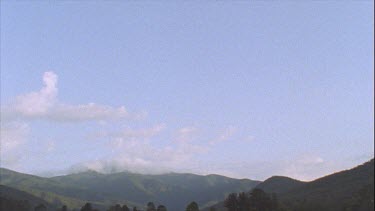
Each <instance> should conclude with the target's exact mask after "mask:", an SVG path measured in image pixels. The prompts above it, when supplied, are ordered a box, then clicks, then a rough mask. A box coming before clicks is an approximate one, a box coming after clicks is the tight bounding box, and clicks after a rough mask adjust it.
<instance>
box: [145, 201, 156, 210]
mask: <svg viewBox="0 0 375 211" xmlns="http://www.w3.org/2000/svg"><path fill="white" fill-rule="evenodd" d="M147 211H156V209H155V204H154V203H153V202H149V203H147Z"/></svg>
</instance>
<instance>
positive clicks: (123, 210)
mask: <svg viewBox="0 0 375 211" xmlns="http://www.w3.org/2000/svg"><path fill="white" fill-rule="evenodd" d="M121 211H130V209H129V207H128V206H126V204H124V205H123V206H122V209H121Z"/></svg>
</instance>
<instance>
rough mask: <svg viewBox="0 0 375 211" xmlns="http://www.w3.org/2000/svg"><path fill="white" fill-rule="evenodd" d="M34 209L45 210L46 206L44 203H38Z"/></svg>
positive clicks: (37, 210) (36, 210)
mask: <svg viewBox="0 0 375 211" xmlns="http://www.w3.org/2000/svg"><path fill="white" fill-rule="evenodd" d="M34 211H47V207H46V206H45V205H44V204H39V205H37V206H36V207H35V208H34Z"/></svg>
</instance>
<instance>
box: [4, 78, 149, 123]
mask: <svg viewBox="0 0 375 211" xmlns="http://www.w3.org/2000/svg"><path fill="white" fill-rule="evenodd" d="M57 81H58V76H57V75H56V74H55V73H53V72H45V73H44V75H43V83H44V85H43V87H42V88H41V89H40V90H39V91H37V92H31V93H27V94H24V95H21V96H18V97H16V99H15V101H14V102H13V103H11V104H10V105H7V106H2V108H1V114H2V120H3V121H4V120H33V119H42V120H49V121H57V122H81V121H103V120H115V119H124V118H140V117H142V116H144V115H145V113H142V114H139V115H138V114H137V115H136V114H129V112H128V111H127V110H126V109H125V107H124V106H120V107H118V108H115V107H112V106H107V105H98V104H95V103H89V104H81V105H69V104H66V103H62V102H59V100H58V98H57V94H58V88H57Z"/></svg>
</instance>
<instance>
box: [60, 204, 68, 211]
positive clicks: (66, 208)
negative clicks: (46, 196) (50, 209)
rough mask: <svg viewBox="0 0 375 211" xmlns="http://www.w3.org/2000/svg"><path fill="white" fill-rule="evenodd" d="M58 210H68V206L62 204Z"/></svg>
mask: <svg viewBox="0 0 375 211" xmlns="http://www.w3.org/2000/svg"><path fill="white" fill-rule="evenodd" d="M60 210H61V211H68V207H67V206H66V205H63V206H62V207H61V209H60Z"/></svg>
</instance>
